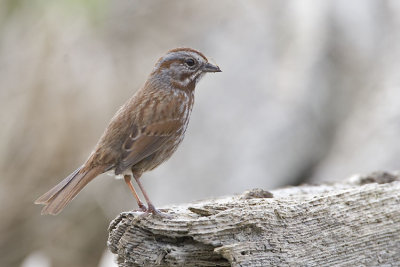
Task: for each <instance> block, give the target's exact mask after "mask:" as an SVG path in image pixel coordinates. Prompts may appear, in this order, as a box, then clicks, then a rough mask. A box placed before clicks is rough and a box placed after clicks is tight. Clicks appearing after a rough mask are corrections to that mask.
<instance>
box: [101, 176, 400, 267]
mask: <svg viewBox="0 0 400 267" xmlns="http://www.w3.org/2000/svg"><path fill="white" fill-rule="evenodd" d="M399 180H400V179H399V176H398V175H397V174H396V175H393V174H388V173H374V174H372V175H369V176H357V177H353V178H352V179H349V180H348V181H346V182H344V183H342V184H333V185H316V186H313V185H303V186H298V187H290V188H284V189H279V190H275V191H272V194H271V193H269V192H267V191H263V190H259V189H258V190H252V191H249V192H246V193H245V194H244V195H241V196H231V197H225V198H220V199H213V200H206V201H201V202H197V203H192V204H187V205H180V206H173V207H170V208H168V209H165V210H163V211H164V212H166V213H168V214H169V215H171V218H160V217H156V216H153V215H150V216H143V215H141V213H139V212H125V213H121V214H120V215H119V216H118V217H117V218H116V219H115V220H114V221H113V222H112V223H111V225H110V227H109V239H108V246H109V248H110V250H111V251H112V252H113V253H115V254H117V262H118V264H119V265H120V266H154V265H156V266H158V265H159V266H400V181H399Z"/></svg>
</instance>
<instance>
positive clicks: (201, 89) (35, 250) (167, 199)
mask: <svg viewBox="0 0 400 267" xmlns="http://www.w3.org/2000/svg"><path fill="white" fill-rule="evenodd" d="M399 44H400V2H399V1H396V0H393V1H383V0H382V1H372V0H369V1H368V0H358V1H345V0H342V1H339V0H335V1H281V0H276V1H264V0H259V1H253V0H246V1H244V0H243V1H238V0H235V1H234V0H226V1H211V0H208V1H204V0H202V1H200V0H196V1H161V0H160V1H135V0H118V1H105V0H103V1H95V0H86V1H67V0H61V1H44V0H42V1H35V0H18V1H16V0H3V1H1V2H0V108H1V112H0V125H1V131H0V173H1V176H0V214H1V220H0V266H23V267H32V266H61V267H63V266H77V267H80V266H82V267H83V266H101V267H108V266H113V264H112V256H110V255H109V254H107V253H106V252H105V251H106V239H107V226H108V224H109V222H110V220H112V219H113V218H114V217H115V216H117V214H118V213H120V212H122V211H126V210H130V209H134V208H136V204H135V201H134V199H133V197H132V196H131V195H130V192H129V189H128V188H127V187H126V186H125V184H124V183H123V182H122V181H120V180H119V181H116V180H114V179H112V178H111V177H109V176H105V175H104V176H100V177H99V178H97V179H95V180H94V181H93V182H91V183H90V184H89V185H88V186H87V188H85V190H83V191H82V192H81V194H80V195H79V196H78V197H77V198H76V199H75V200H74V201H73V202H72V203H71V204H70V205H69V206H68V207H67V208H66V209H65V210H64V212H63V213H61V214H60V215H59V216H57V217H52V216H40V207H39V206H35V205H33V201H34V200H35V199H36V198H37V197H38V196H39V195H41V194H42V193H44V192H45V191H47V190H48V189H50V188H51V187H52V186H53V185H55V184H56V183H58V182H59V181H60V180H61V179H63V178H64V177H66V176H67V175H68V174H69V173H70V172H72V171H73V170H75V169H76V168H77V167H78V166H79V165H80V164H81V163H82V162H83V161H84V160H85V159H86V158H87V156H88V155H89V153H90V152H91V150H92V148H93V146H94V145H95V143H96V142H97V140H98V138H99V137H100V135H101V134H102V132H103V130H104V128H105V127H106V125H107V124H108V122H109V121H110V119H111V117H112V115H113V114H114V112H115V111H116V110H117V109H118V107H119V106H120V105H121V104H123V103H124V101H126V100H127V99H128V98H129V97H130V96H131V95H132V94H133V93H134V92H135V91H136V90H137V89H138V88H140V86H142V85H143V83H144V81H145V80H146V77H147V75H148V74H149V73H150V71H151V70H152V67H153V64H154V63H155V62H156V60H157V59H158V58H159V57H160V56H162V55H163V54H164V53H165V52H166V51H167V50H169V49H171V48H175V47H182V46H184V47H193V48H196V49H199V50H200V51H202V52H203V53H204V54H206V55H207V56H208V57H209V58H211V59H212V61H213V62H215V63H217V64H218V65H219V66H220V67H221V69H222V70H223V72H222V73H218V74H214V75H208V76H206V77H205V78H204V79H203V80H202V81H201V82H200V83H199V85H198V86H197V90H196V103H195V106H194V110H193V113H192V118H191V122H190V124H189V128H188V130H187V133H186V138H185V141H184V142H183V144H182V145H181V147H180V148H179V149H178V151H177V153H176V154H175V155H174V156H173V157H172V159H171V160H169V161H168V162H167V163H165V164H164V165H162V166H161V167H159V168H158V169H156V170H155V171H153V172H150V173H147V174H145V175H144V177H143V180H142V181H143V183H144V185H145V187H146V188H147V190H148V193H149V195H150V197H151V198H152V199H153V201H154V203H155V204H156V205H157V206H159V207H160V206H163V205H168V204H176V203H183V202H188V201H194V200H199V199H204V198H208V197H216V196H222V195H228V194H234V193H241V192H243V191H245V190H247V189H251V188H254V187H260V188H264V189H267V190H268V189H273V188H276V187H280V186H285V185H296V184H300V183H307V182H308V183H320V182H323V181H337V180H340V179H344V178H346V177H348V176H350V175H352V174H354V173H366V172H370V171H373V170H394V169H399V167H400V161H399V158H400V142H399V137H400V104H399V103H400V75H399V69H400V45H399Z"/></svg>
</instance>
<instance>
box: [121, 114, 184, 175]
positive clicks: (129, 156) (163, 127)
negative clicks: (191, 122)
mask: <svg viewBox="0 0 400 267" xmlns="http://www.w3.org/2000/svg"><path fill="white" fill-rule="evenodd" d="M181 128H182V122H181V120H179V119H170V120H165V121H160V122H154V123H152V124H149V125H147V126H145V127H142V128H139V127H138V126H137V125H134V126H133V127H132V130H131V134H130V135H129V136H128V137H127V138H126V139H125V142H124V143H123V145H122V157H121V160H120V161H119V163H118V165H117V166H116V169H115V173H116V174H120V173H122V172H123V171H124V170H126V169H127V168H129V167H131V166H133V165H135V164H136V163H138V162H139V161H141V160H142V159H144V158H146V157H148V156H150V155H151V154H153V153H154V152H156V151H157V150H158V149H159V148H160V147H161V146H162V145H163V144H164V143H165V142H167V141H168V140H169V139H170V138H171V137H172V136H173V135H174V134H176V133H177V132H178V131H179V130H181Z"/></svg>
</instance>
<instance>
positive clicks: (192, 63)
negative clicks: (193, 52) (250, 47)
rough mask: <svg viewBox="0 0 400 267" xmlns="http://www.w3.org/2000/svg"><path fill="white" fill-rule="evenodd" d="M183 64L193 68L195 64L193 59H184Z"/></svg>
mask: <svg viewBox="0 0 400 267" xmlns="http://www.w3.org/2000/svg"><path fill="white" fill-rule="evenodd" d="M185 63H186V65H188V66H189V67H193V66H194V64H195V63H196V62H195V61H194V59H193V58H188V59H186V61H185Z"/></svg>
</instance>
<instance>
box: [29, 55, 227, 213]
mask: <svg viewBox="0 0 400 267" xmlns="http://www.w3.org/2000/svg"><path fill="white" fill-rule="evenodd" d="M215 72H221V69H220V68H219V66H217V65H215V64H212V63H210V62H209V61H208V59H207V58H206V56H204V55H203V54H202V53H201V52H199V51H197V50H195V49H193V48H175V49H172V50H169V51H168V52H167V53H166V54H165V55H164V56H162V57H161V58H160V59H159V60H158V61H157V62H156V64H155V66H154V68H153V70H152V72H151V73H150V75H149V76H148V78H147V80H146V82H145V83H144V86H143V87H141V88H140V89H139V90H137V91H136V92H135V93H134V94H133V96H132V97H131V98H130V99H129V100H128V101H127V102H126V103H125V104H123V105H122V106H121V107H120V109H119V110H118V111H117V112H116V114H115V115H114V116H113V117H112V119H111V121H110V123H109V125H108V126H107V127H106V129H105V131H104V133H103V135H102V136H101V137H100V139H99V141H98V143H97V144H96V146H95V148H94V150H93V151H92V153H91V154H90V155H89V157H88V159H87V160H86V162H85V163H84V164H83V165H81V166H80V167H79V168H78V169H76V170H75V171H74V172H72V173H71V174H70V175H69V176H67V177H66V178H65V179H64V180H62V181H61V182H60V183H59V184H57V185H56V186H54V187H53V188H52V189H50V190H49V191H48V192H46V193H45V194H43V195H42V196H40V197H39V198H38V199H37V200H36V201H35V204H41V205H44V207H43V209H42V211H41V214H51V215H57V214H58V213H60V212H61V211H62V210H63V209H64V208H65V206H66V205H67V204H68V203H69V202H70V201H72V200H73V199H74V198H75V197H76V195H77V194H78V193H79V192H80V191H81V190H82V189H83V188H84V187H85V186H86V185H87V184H88V183H89V182H90V181H92V180H93V179H94V178H96V177H97V176H99V175H100V174H102V173H108V174H112V175H114V176H116V177H117V178H123V179H124V181H125V183H126V185H127V186H128V187H129V189H130V190H131V192H132V194H133V196H134V197H135V199H136V202H137V204H138V206H139V209H140V211H143V212H145V213H146V214H154V215H161V212H160V211H159V210H158V209H156V208H155V206H154V205H153V203H152V202H151V200H150V198H149V197H148V195H147V193H146V191H145V190H144V188H143V185H142V183H141V181H140V178H141V176H142V174H143V173H145V172H147V171H150V170H153V169H154V168H156V167H157V166H159V165H160V164H161V163H163V162H165V161H166V160H167V159H169V158H170V157H171V156H172V154H173V153H174V152H175V151H176V149H177V148H178V146H179V144H180V143H181V142H182V140H183V138H184V135H185V131H186V128H187V126H188V123H189V118H190V114H191V111H192V108H193V103H194V91H195V87H196V84H197V83H198V81H199V80H200V79H201V78H202V77H203V76H204V74H206V73H215ZM132 177H133V178H134V179H135V181H136V184H137V185H138V186H139V189H140V190H141V192H142V194H143V196H144V198H145V201H146V204H147V207H146V206H145V205H144V204H143V202H142V201H141V200H140V198H139V196H138V194H137V193H136V191H135V188H134V186H133V185H132Z"/></svg>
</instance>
